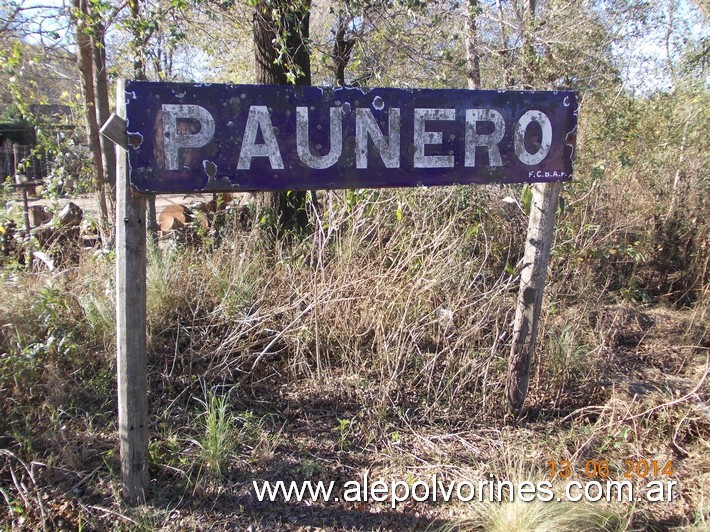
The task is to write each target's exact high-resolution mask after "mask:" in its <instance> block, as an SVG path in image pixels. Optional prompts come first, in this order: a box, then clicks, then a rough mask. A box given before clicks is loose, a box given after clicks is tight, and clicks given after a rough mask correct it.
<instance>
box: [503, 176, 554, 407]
mask: <svg viewBox="0 0 710 532" xmlns="http://www.w3.org/2000/svg"><path fill="white" fill-rule="evenodd" d="M561 190H562V183H561V182H555V183H536V184H534V185H533V186H532V193H533V196H532V202H531V205H530V219H529V221H528V233H527V237H526V239H525V253H524V255H523V269H522V271H521V273H520V291H519V292H518V303H517V306H516V309H515V322H514V325H513V345H512V347H511V350H510V358H509V359H508V374H507V378H506V386H505V388H506V389H505V392H506V397H507V399H508V404H509V405H510V407H511V408H512V410H513V413H514V414H515V415H518V414H520V412H521V410H522V408H523V403H524V402H525V396H526V395H527V393H528V384H529V381H530V363H531V361H532V356H533V353H534V351H535V340H536V338H537V330H538V326H539V322H540V310H541V309H542V296H543V292H544V290H545V279H546V277H547V264H548V262H549V260H550V250H551V248H552V239H553V237H554V231H555V215H556V214H557V202H558V200H559V197H560V191H561Z"/></svg>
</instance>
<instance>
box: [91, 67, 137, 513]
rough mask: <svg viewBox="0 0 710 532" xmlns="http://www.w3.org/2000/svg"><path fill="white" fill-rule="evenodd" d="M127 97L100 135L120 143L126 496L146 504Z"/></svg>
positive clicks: (119, 343)
mask: <svg viewBox="0 0 710 532" xmlns="http://www.w3.org/2000/svg"><path fill="white" fill-rule="evenodd" d="M125 116H126V95H125V90H124V82H123V80H119V81H118V83H117V87H116V113H115V114H113V115H112V116H111V118H109V119H108V120H107V121H106V123H105V124H104V126H103V127H102V128H101V133H102V134H103V135H104V136H106V137H107V138H109V139H110V140H112V141H113V142H115V143H116V356H117V372H118V379H117V380H118V431H119V438H120V449H121V481H122V486H123V489H122V496H123V499H124V500H125V501H126V502H127V503H128V504H142V503H144V502H145V500H146V496H147V494H148V367H147V357H146V233H145V230H146V227H145V225H146V224H145V198H144V197H142V196H138V195H134V194H132V193H131V186H130V182H129V175H128V163H127V158H128V152H127V149H128V141H127V135H126V120H125Z"/></svg>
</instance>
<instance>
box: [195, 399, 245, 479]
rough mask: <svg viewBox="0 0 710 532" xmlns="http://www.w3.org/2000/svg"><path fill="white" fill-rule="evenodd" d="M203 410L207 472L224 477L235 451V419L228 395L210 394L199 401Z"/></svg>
mask: <svg viewBox="0 0 710 532" xmlns="http://www.w3.org/2000/svg"><path fill="white" fill-rule="evenodd" d="M197 401H198V402H199V403H200V405H201V406H202V408H203V411H202V412H201V413H200V421H201V428H202V436H201V438H200V441H199V444H200V451H201V453H200V454H201V458H202V461H203V462H204V464H205V466H206V467H207V470H208V471H209V472H210V473H212V474H213V475H214V476H215V477H218V478H219V477H222V476H223V474H224V473H225V471H226V468H227V465H228V463H229V460H230V458H231V457H232V453H233V452H234V450H235V437H234V434H235V432H236V425H235V419H234V417H233V416H232V414H231V413H230V408H229V398H228V395H217V394H216V393H215V392H208V393H207V394H206V396H205V399H204V400H202V399H197Z"/></svg>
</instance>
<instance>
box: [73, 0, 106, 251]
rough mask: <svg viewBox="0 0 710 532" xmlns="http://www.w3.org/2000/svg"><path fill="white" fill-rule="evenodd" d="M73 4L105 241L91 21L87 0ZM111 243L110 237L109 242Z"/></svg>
mask: <svg viewBox="0 0 710 532" xmlns="http://www.w3.org/2000/svg"><path fill="white" fill-rule="evenodd" d="M73 1H74V14H73V23H74V35H75V37H76V49H77V64H78V67H79V73H80V76H79V78H80V82H81V83H80V84H81V94H82V97H83V100H84V120H85V122H86V134H87V137H88V140H89V150H90V151H91V156H92V158H93V160H94V177H95V179H96V186H97V193H98V200H99V215H100V218H101V223H100V230H101V233H102V239H103V240H104V242H106V241H107V239H106V234H107V233H106V232H107V231H110V229H109V228H110V227H111V222H110V219H109V209H108V204H107V201H106V187H105V180H104V175H105V174H104V165H103V164H104V163H103V159H104V158H103V153H102V150H101V140H100V137H101V134H100V133H99V131H100V129H101V125H102V124H99V123H98V119H97V111H96V92H95V90H96V85H95V81H94V53H93V50H92V44H91V37H89V35H88V34H87V32H86V26H87V20H90V13H89V6H88V4H87V0H73ZM108 240H110V238H109V239H108Z"/></svg>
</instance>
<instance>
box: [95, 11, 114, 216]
mask: <svg viewBox="0 0 710 532" xmlns="http://www.w3.org/2000/svg"><path fill="white" fill-rule="evenodd" d="M91 48H92V55H93V68H94V94H95V97H96V120H97V124H98V126H99V129H101V127H102V126H103V125H104V124H105V123H106V121H107V120H108V119H109V117H110V116H111V107H110V103H109V87H108V75H107V73H106V45H105V42H104V25H103V24H101V23H97V24H96V25H95V29H94V35H93V36H92V37H91ZM99 142H100V143H101V157H102V164H103V168H104V181H105V183H106V184H108V191H107V199H108V201H109V202H110V208H111V210H113V206H114V205H115V203H116V151H115V148H114V145H113V143H112V142H111V141H110V140H108V139H107V138H106V137H104V136H103V135H99Z"/></svg>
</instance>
